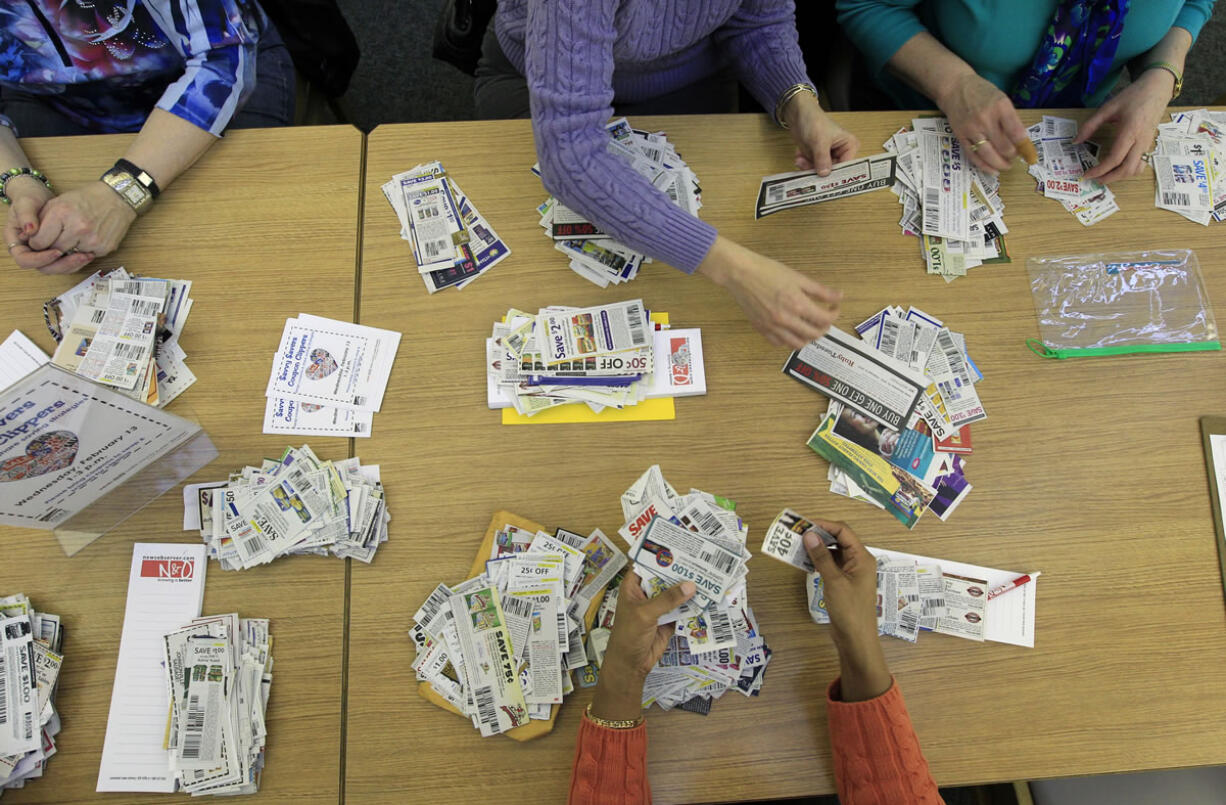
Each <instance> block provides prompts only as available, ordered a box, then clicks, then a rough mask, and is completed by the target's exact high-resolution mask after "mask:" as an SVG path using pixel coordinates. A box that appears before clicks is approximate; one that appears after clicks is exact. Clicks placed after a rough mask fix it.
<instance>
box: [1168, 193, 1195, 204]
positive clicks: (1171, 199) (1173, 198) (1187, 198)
mask: <svg viewBox="0 0 1226 805" xmlns="http://www.w3.org/2000/svg"><path fill="white" fill-rule="evenodd" d="M1162 203H1163V204H1165V205H1167V206H1169V207H1191V206H1192V196H1191V194H1189V193H1173V192H1167V191H1163V193H1162Z"/></svg>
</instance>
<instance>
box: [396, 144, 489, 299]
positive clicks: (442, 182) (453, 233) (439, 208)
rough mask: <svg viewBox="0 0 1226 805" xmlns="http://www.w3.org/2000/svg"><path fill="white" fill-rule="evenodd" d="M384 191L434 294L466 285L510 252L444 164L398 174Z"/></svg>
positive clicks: (417, 167)
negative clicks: (449, 174)
mask: <svg viewBox="0 0 1226 805" xmlns="http://www.w3.org/2000/svg"><path fill="white" fill-rule="evenodd" d="M382 189H383V195H384V196H386V197H387V201H388V203H389V204H391V205H392V209H393V210H395V212H396V217H397V218H399V219H400V237H401V238H403V239H404V240H406V241H408V242H409V245H410V246H411V247H412V248H413V258H414V259H415V260H416V261H417V271H418V272H419V273H420V274H421V279H422V282H424V283H425V284H426V290H427V291H429V292H430V293H436V292H438V291H441V290H443V289H445V288H455V289H457V290H459V289H461V288H464V287H466V286H467V285H468V284H469V283H470V282H472V281H473V280H475V279H476V278H477V277H479V276H481V275H482V274H484V273H486V272H487V271H489V270H490V269H491V268H493V267H494V266H496V265H498V264H499V263H501V262H502V261H503V260H505V259H506V258H508V257H510V256H511V249H510V248H509V247H508V246H507V245H506V243H504V242H503V240H502V238H500V237H498V233H497V232H495V231H494V228H493V227H492V226H490V224H489V221H487V220H485V218H484V217H483V216H482V215H481V213H480V212H478V211H477V208H476V206H474V205H473V203H472V201H471V200H470V199H469V198H468V196H466V195H464V192H463V191H462V190H460V186H459V185H458V184H456V183H455V180H454V179H452V178H451V177H450V176H448V175H447V171H446V170H445V169H444V168H443V164H442V163H441V162H438V161H434V162H427V163H425V164H424V165H417V166H415V167H413V168H411V169H409V170H407V171H405V172H404V173H398V174H396V175H395V176H393V177H392V178H391V179H390V180H388V181H387V182H385V183H384V184H383V188H382Z"/></svg>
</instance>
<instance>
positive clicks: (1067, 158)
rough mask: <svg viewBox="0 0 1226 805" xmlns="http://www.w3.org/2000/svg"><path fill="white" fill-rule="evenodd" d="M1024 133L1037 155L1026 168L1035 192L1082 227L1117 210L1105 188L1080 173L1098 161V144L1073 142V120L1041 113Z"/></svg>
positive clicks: (1091, 224) (1075, 134) (1074, 130)
mask: <svg viewBox="0 0 1226 805" xmlns="http://www.w3.org/2000/svg"><path fill="white" fill-rule="evenodd" d="M1026 134H1027V136H1028V137H1029V138H1030V141H1031V142H1032V143H1034V147H1035V151H1037V152H1038V155H1039V161H1038V162H1037V163H1035V164H1034V165H1031V166H1030V168H1029V171H1030V175H1031V176H1033V177H1034V178H1035V181H1036V182H1038V185H1037V187H1036V188H1035V189H1036V190H1037V191H1038V192H1040V193H1042V194H1043V195H1044V196H1046V197H1047V198H1053V199H1055V200H1056V201H1059V202H1060V203H1061V204H1063V205H1064V209H1066V210H1068V211H1069V212H1071V213H1073V214H1074V215H1076V216H1077V220H1078V221H1080V222H1081V223H1083V224H1085V225H1086V226H1093V225H1094V224H1096V223H1098V222H1099V221H1101V220H1103V219H1104V218H1107V217H1108V216H1110V215H1112V214H1114V213H1115V212H1117V211H1119V208H1120V207H1119V205H1118V204H1116V203H1115V194H1114V193H1112V192H1111V189H1110V188H1109V187H1107V186H1106V185H1104V184H1102V183H1100V182H1098V181H1097V180H1095V179H1086V178H1085V177H1084V176H1083V174H1084V173H1085V172H1086V171H1088V170H1089V169H1090V168H1092V167H1094V166H1095V165H1097V164H1098V154H1099V146H1098V143H1093V142H1089V141H1086V142H1084V143H1075V142H1073V139H1074V138H1075V137H1076V136H1077V121H1076V120H1070V119H1068V118H1065V117H1053V116H1051V115H1043V120H1042V121H1040V122H1038V123H1035V124H1034V125H1033V126H1031V127H1030V128H1028V129H1027V130H1026Z"/></svg>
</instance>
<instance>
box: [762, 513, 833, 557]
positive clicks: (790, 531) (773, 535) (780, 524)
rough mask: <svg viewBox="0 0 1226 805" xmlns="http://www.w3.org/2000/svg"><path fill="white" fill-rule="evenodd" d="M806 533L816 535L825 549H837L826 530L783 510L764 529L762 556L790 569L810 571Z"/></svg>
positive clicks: (804, 518)
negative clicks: (810, 532) (771, 558)
mask: <svg viewBox="0 0 1226 805" xmlns="http://www.w3.org/2000/svg"><path fill="white" fill-rule="evenodd" d="M808 531H812V532H814V533H816V534H817V536H818V537H819V538H820V539H821V541H822V542H823V543H825V545H826V547H827V548H829V549H831V550H837V549H838V547H839V543H838V540H836V539H835V538H834V536H833V535H832V534H830V532H828V531H826V529H824V528H822V527H821V526H819V525H817V524H816V523H814V522H813V520H811V519H809V518H807V517H804V516H803V515H800V514H798V513H797V512H794V511H792V510H791V509H784V510H783V511H781V512H779V516H777V517H776V518H775V520H774V522H772V523H771V524H770V526H769V527H768V528H767V529H766V537H765V538H764V539H763V540H762V554H763V555H764V556H770V557H773V558H775V559H778V560H779V561H781V562H785V563H787V564H789V565H791V566H792V567H796V568H800V569H801V570H808V571H812V570H813V560H812V559H810V558H809V553H808V551H807V550H805V545H804V535H805V533H806V532H808Z"/></svg>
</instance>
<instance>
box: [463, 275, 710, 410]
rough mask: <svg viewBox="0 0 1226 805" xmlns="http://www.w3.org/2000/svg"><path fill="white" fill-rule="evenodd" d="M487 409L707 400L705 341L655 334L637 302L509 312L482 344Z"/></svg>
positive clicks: (698, 336) (695, 335)
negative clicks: (667, 399) (691, 398)
mask: <svg viewBox="0 0 1226 805" xmlns="http://www.w3.org/2000/svg"><path fill="white" fill-rule="evenodd" d="M486 377H487V397H488V404H489V407H490V408H506V407H509V406H514V407H515V410H516V411H518V412H519V413H521V414H524V415H526V416H532V415H534V414H538V413H540V412H541V411H545V410H548V409H550V408H554V407H557V406H560V405H587V406H588V407H589V408H591V409H592V410H593V411H595V412H597V413H599V412H600V411H603V410H604V409H606V408H626V407H629V406H633V405H637V404H638V403H640V402H642V401H643V400H647V399H653V398H658V397H687V396H695V395H701V394H706V391H707V384H706V372H705V365H704V361H703V352H702V333H701V332H700V331H699V330H696V329H688V330H673V329H664V328H660V329H657V328H656V325H654V324H653V323H652V321H651V318H650V315H649V313H648V311H647V309H646V308H645V307H644V306H643V302H642V300H638V299H635V300H633V301H628V302H618V303H614V304H609V305H602V306H599V307H592V308H572V307H548V308H542V309H541V310H540V311H538V312H537V313H536V314H535V315H533V314H529V313H525V312H523V311H520V310H516V309H514V308H512V309H511V310H508V311H507V314H506V316H504V317H503V320H502V321H500V322H497V323H495V324H494V329H493V333H492V335H491V337H490V338H489V339H487V340H486Z"/></svg>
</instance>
